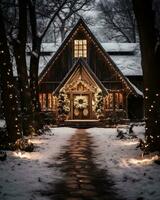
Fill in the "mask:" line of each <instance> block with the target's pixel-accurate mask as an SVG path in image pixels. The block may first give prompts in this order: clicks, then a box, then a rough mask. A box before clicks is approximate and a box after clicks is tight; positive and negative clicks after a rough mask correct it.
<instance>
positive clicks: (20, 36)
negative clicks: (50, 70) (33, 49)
mask: <svg viewBox="0 0 160 200" xmlns="http://www.w3.org/2000/svg"><path fill="white" fill-rule="evenodd" d="M18 13H19V16H18V30H17V32H18V33H17V36H16V37H15V38H13V49H14V57H15V60H16V66H17V73H18V81H19V92H20V99H21V111H22V114H23V131H24V134H25V135H28V134H30V128H31V126H33V124H32V121H33V119H32V111H33V108H32V100H31V92H30V87H29V80H28V73H27V64H26V43H27V0H18Z"/></svg>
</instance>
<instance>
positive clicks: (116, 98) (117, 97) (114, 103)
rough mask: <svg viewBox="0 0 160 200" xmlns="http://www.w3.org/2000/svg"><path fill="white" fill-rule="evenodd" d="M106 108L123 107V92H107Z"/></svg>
mask: <svg viewBox="0 0 160 200" xmlns="http://www.w3.org/2000/svg"><path fill="white" fill-rule="evenodd" d="M106 109H123V94H122V93H120V92H115V93H109V94H108V95H107V96H106Z"/></svg>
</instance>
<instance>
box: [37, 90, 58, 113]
mask: <svg viewBox="0 0 160 200" xmlns="http://www.w3.org/2000/svg"><path fill="white" fill-rule="evenodd" d="M39 102H40V105H41V110H42V111H52V110H55V109H56V103H57V101H56V97H55V96H53V95H52V93H47V94H46V93H40V94H39Z"/></svg>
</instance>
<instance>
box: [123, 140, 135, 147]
mask: <svg viewBox="0 0 160 200" xmlns="http://www.w3.org/2000/svg"><path fill="white" fill-rule="evenodd" d="M138 143H139V142H138V141H127V142H124V143H123V145H125V146H131V145H135V144H138Z"/></svg>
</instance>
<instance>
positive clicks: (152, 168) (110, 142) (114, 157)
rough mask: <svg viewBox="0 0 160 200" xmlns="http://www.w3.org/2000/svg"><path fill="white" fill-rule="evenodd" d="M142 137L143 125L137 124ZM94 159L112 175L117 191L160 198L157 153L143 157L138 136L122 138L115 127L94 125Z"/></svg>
mask: <svg viewBox="0 0 160 200" xmlns="http://www.w3.org/2000/svg"><path fill="white" fill-rule="evenodd" d="M133 130H134V132H136V134H137V135H139V136H140V137H142V133H143V132H144V127H135V128H134V129H133ZM87 132H89V133H90V134H91V136H93V141H94V143H95V144H94V146H95V149H94V151H95V155H96V158H95V162H96V163H97V164H98V166H99V168H103V169H106V170H107V171H108V173H109V174H110V175H111V176H112V178H113V180H114V182H115V187H116V189H117V192H119V194H120V195H122V196H123V198H124V199H127V200H138V199H140V200H160V189H159V187H160V166H159V165H157V164H155V163H154V159H155V157H152V156H150V157H148V158H142V152H141V151H140V150H139V149H136V146H137V144H138V139H134V140H119V139H118V138H117V137H116V135H117V131H116V129H109V128H91V129H88V130H87Z"/></svg>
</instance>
